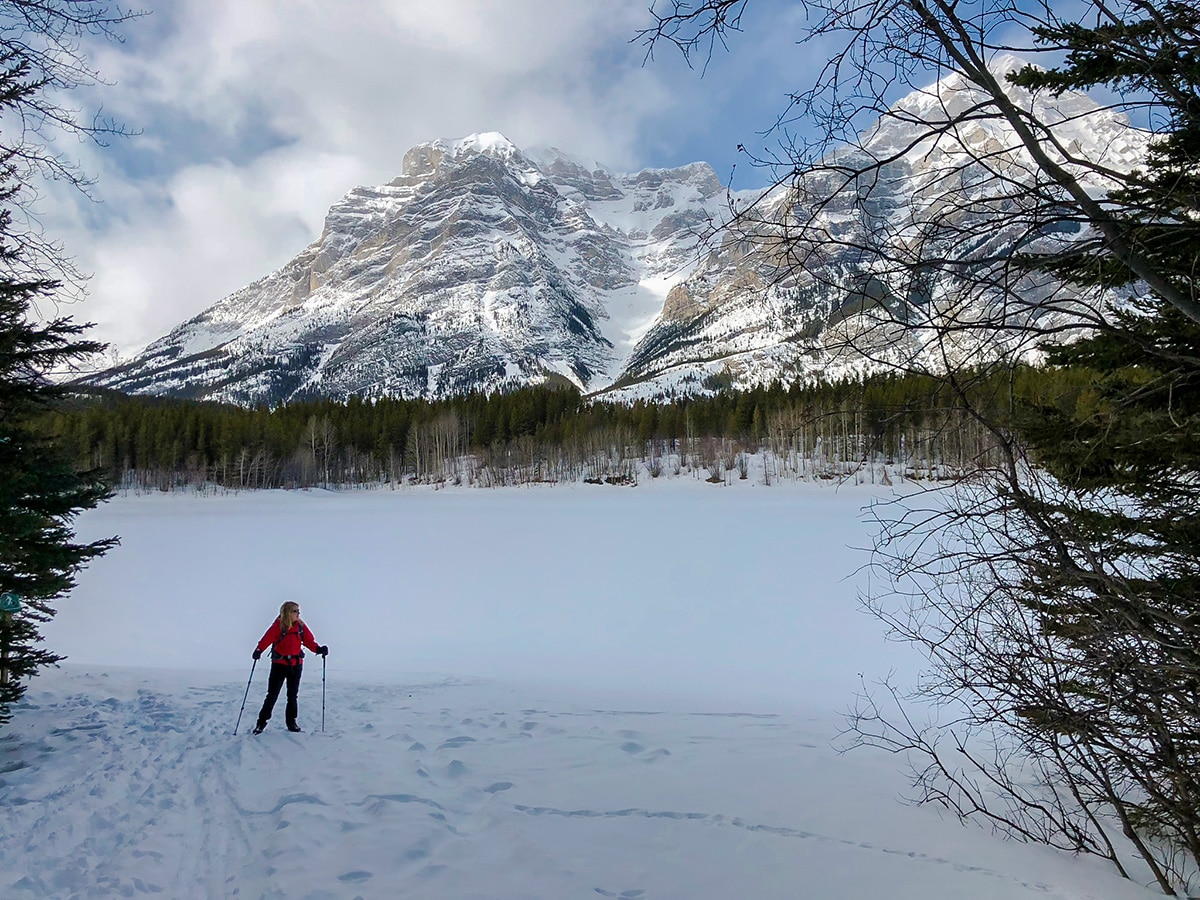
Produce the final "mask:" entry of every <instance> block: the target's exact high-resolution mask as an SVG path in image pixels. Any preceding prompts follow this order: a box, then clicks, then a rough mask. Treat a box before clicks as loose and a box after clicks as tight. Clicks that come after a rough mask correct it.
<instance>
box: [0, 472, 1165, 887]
mask: <svg viewBox="0 0 1200 900" xmlns="http://www.w3.org/2000/svg"><path fill="white" fill-rule="evenodd" d="M872 496H873V494H872V493H871V492H870V491H869V490H868V489H866V488H862V489H852V488H851V489H843V490H840V491H834V490H833V489H831V488H821V487H812V486H808V485H794V486H786V485H785V486H780V487H772V488H763V487H761V486H754V485H751V484H742V485H738V486H736V487H734V488H730V489H724V488H716V487H713V486H710V485H705V484H703V483H701V482H695V483H691V482H688V481H687V480H680V481H674V482H664V483H655V484H652V485H647V486H644V487H639V488H636V489H629V488H616V487H611V486H584V487H580V488H578V489H572V488H562V487H560V488H553V489H545V490H542V489H536V490H520V489H508V490H498V491H483V490H462V491H441V492H434V491H429V490H408V491H396V492H392V491H380V492H371V493H353V494H327V493H322V492H312V493H307V494H303V493H293V494H288V493H272V494H243V495H238V496H216V497H212V496H210V497H196V496H169V497H166V496H142V497H136V496H130V497H123V498H118V499H117V500H115V501H113V502H112V503H110V504H108V505H107V506H105V507H104V508H102V509H101V510H97V511H95V512H93V513H89V514H88V515H87V516H85V517H84V519H83V520H82V521H81V523H80V530H81V533H82V534H83V536H85V537H94V536H100V535H104V534H111V533H114V532H116V533H120V534H121V535H122V537H123V546H122V547H121V548H119V549H117V550H114V551H113V552H112V553H111V554H110V555H109V556H108V557H106V558H105V559H102V560H100V561H98V562H97V563H96V564H94V565H93V566H92V567H91V568H89V569H88V570H87V571H86V572H85V573H84V574H83V577H82V579H81V582H80V586H79V588H78V590H77V591H76V592H75V594H74V595H73V596H72V597H71V598H69V600H68V601H66V602H65V603H64V604H63V605H62V611H61V612H60V614H59V617H58V618H57V619H56V620H55V622H54V623H53V624H52V626H51V627H50V628H49V629H48V632H49V644H50V646H52V647H54V648H55V649H57V650H60V651H63V652H67V653H69V654H71V657H72V660H71V662H69V663H68V664H67V665H65V666H64V667H63V668H62V669H60V670H51V671H48V672H46V673H45V674H44V675H42V676H40V677H38V678H37V679H35V680H34V682H33V683H32V686H31V689H30V691H29V693H28V694H27V696H26V701H25V702H24V703H23V704H22V705H21V707H20V708H19V709H18V710H17V715H16V717H15V718H14V720H13V722H12V723H10V725H9V726H7V727H6V728H4V729H3V730H0V807H2V808H3V810H4V815H3V816H0V896H2V897H5V898H8V897H13V898H25V897H54V898H58V897H63V898H73V897H108V896H112V897H117V896H143V895H149V896H158V897H172V898H193V897H195V898H209V897H238V898H276V897H278V898H282V897H288V898H295V897H302V898H312V900H317V898H347V900H350V898H355V897H361V898H363V900H367V898H394V897H405V898H407V897H412V898H441V897H445V898H514V900H515V898H543V897H544V898H570V897H578V898H589V897H590V898H595V897H610V898H624V900H662V898H688V900H697V898H699V900H706V898H734V897H737V898H742V897H753V898H797V897H813V898H834V897H836V898H846V897H855V898H856V897H863V898H875V897H879V898H883V897H886V898H889V900H925V898H943V897H970V898H980V900H990V898H995V900H1001V898H1004V900H1010V898H1016V900H1020V898H1026V897H1029V898H1033V897H1039V898H1046V897H1049V898H1062V900H1068V898H1069V900H1083V898H1095V900H1120V898H1134V897H1148V896H1149V892H1148V891H1146V890H1144V889H1143V888H1141V887H1140V886H1138V885H1134V884H1131V883H1129V882H1124V881H1122V880H1120V879H1119V878H1118V877H1117V876H1116V875H1115V873H1113V872H1112V871H1111V870H1110V869H1109V868H1107V867H1106V866H1105V865H1103V864H1102V863H1100V862H1099V861H1096V860H1089V859H1075V858H1071V857H1068V856H1065V855H1062V854H1058V853H1055V852H1052V851H1050V850H1048V849H1046V848H1042V847H1036V846H1028V845H1020V844H1016V843H1011V842H1005V841H1001V840H999V839H997V838H996V837H995V836H993V835H990V834H988V833H986V832H984V831H981V830H979V829H975V828H963V827H961V826H959V824H958V823H957V822H956V821H954V820H951V819H948V818H942V817H941V816H940V815H939V814H938V812H937V811H936V810H935V809H932V808H918V807H913V806H909V805H905V804H903V803H901V802H900V801H899V799H898V798H899V796H900V795H902V794H903V793H905V791H906V789H907V782H906V776H905V772H904V765H903V761H902V760H900V759H897V758H895V757H891V756H887V755H885V754H881V753H876V752H871V751H856V752H852V753H848V754H842V753H839V752H837V749H836V747H837V739H836V735H837V732H838V730H839V729H840V728H841V727H842V721H841V718H840V715H839V713H840V712H841V711H842V710H844V709H845V708H846V707H847V706H848V705H849V704H850V701H851V695H852V693H853V690H854V688H855V686H856V685H857V683H858V673H859V672H863V673H864V674H865V675H866V676H867V677H868V678H870V677H872V676H882V675H884V674H886V673H887V672H888V671H889V670H897V671H899V672H900V673H901V677H906V674H907V673H911V672H912V671H915V668H916V663H915V661H914V660H912V659H910V658H909V657H908V655H907V654H906V651H905V648H903V647H897V646H895V645H889V644H887V643H886V642H885V641H883V639H882V637H881V636H880V634H879V627H878V625H877V624H876V623H875V622H874V620H872V619H871V618H870V617H868V616H866V615H864V614H862V613H861V612H859V611H858V609H857V603H856V600H855V590H856V587H855V586H856V584H857V583H858V582H857V579H856V578H855V577H854V576H852V575H851V573H852V572H853V571H854V569H855V567H856V566H858V565H860V564H861V562H862V561H863V559H862V556H861V554H857V553H855V552H853V551H851V550H849V549H848V547H847V545H848V544H856V545H859V546H863V545H865V544H866V543H868V541H869V533H868V532H867V530H866V527H865V526H864V525H863V524H862V523H861V521H860V508H861V507H862V505H863V504H864V503H866V502H868V501H869V500H870V499H871V497H872ZM284 599H296V600H298V601H299V602H300V603H301V605H302V608H303V616H304V618H305V620H306V622H307V623H308V624H309V626H310V627H311V629H312V631H313V633H314V634H315V636H316V637H317V639H318V640H319V641H321V642H323V643H328V644H329V645H330V656H329V660H328V670H327V683H326V687H327V703H326V729H327V730H326V732H325V733H323V734H322V733H320V731H319V729H320V720H321V719H320V717H321V664H320V661H319V660H313V659H311V658H310V660H309V662H308V663H307V665H306V670H305V674H304V679H303V682H302V685H301V691H300V722H301V724H302V725H303V726H304V728H305V729H306V733H303V734H295V735H293V734H289V733H287V732H286V731H285V730H284V728H283V723H282V708H281V706H277V707H276V711H275V717H274V719H273V720H272V723H271V725H270V727H269V728H268V730H267V731H266V732H265V733H264V734H262V735H260V736H258V737H253V736H251V735H249V734H248V732H249V729H250V728H251V727H252V725H253V721H254V716H255V713H256V712H257V709H258V706H259V704H260V703H261V701H262V696H263V693H264V691H265V686H266V673H265V672H264V671H262V670H263V669H264V668H265V666H264V665H261V664H260V665H259V666H258V667H257V668H256V670H255V675H254V681H253V684H252V686H251V688H250V692H249V698H248V699H247V701H246V711H245V713H244V714H243V717H242V720H241V727H240V729H239V731H240V733H239V734H238V735H237V736H236V737H235V736H233V735H232V734H231V731H232V728H233V724H234V721H235V719H236V718H237V714H238V709H239V707H240V706H241V703H242V696H243V692H244V691H245V689H246V679H247V675H248V674H249V671H250V660H249V654H250V650H251V649H252V648H253V645H254V642H255V641H256V640H257V639H258V637H259V636H260V635H261V634H262V632H263V630H264V629H265V628H266V625H267V624H268V623H269V621H270V619H271V617H272V614H273V613H274V612H275V611H276V610H277V608H278V605H279V603H281V602H282V601H283V600H284ZM422 671H423V672H425V673H436V674H421V672H422ZM282 702H283V701H282V699H281V701H280V703H281V704H282Z"/></svg>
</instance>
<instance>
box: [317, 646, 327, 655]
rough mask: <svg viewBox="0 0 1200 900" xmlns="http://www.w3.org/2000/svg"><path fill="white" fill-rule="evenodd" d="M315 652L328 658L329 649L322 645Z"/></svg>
mask: <svg viewBox="0 0 1200 900" xmlns="http://www.w3.org/2000/svg"><path fill="white" fill-rule="evenodd" d="M317 652H318V653H320V654H321V655H322V656H328V655H329V648H328V647H326V646H325V645H324V644H322V645H321V646H320V647H318V648H317Z"/></svg>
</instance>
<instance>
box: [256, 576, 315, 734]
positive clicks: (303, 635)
mask: <svg viewBox="0 0 1200 900" xmlns="http://www.w3.org/2000/svg"><path fill="white" fill-rule="evenodd" d="M268 647H270V648H271V677H270V678H269V679H268V680H267V699H266V700H264V701H263V705H262V709H261V710H260V711H259V713H258V724H257V725H255V726H254V733H255V734H262V731H263V729H264V728H266V727H267V722H269V721H271V710H273V709H274V708H275V700H276V699H277V698H278V697H279V689H280V688H281V687H283V684H284V682H285V681H286V682H287V710H286V717H287V728H288V731H300V726H299V725H297V724H296V713H297V711H298V709H297V704H296V695H297V693H299V691H300V673H301V672H302V671H303V670H304V648H305V647H307V648H308V649H309V650H311V651H312V652H313V653H319V654H321V656H328V655H329V648H328V647H325V646H322V645H319V644H318V643H317V642H316V640H315V639H314V638H313V636H312V632H311V631H309V630H308V626H307V625H305V624H304V623H303V622H302V621H300V604H299V603H294V602H293V601H291V600H289V601H288V602H287V603H285V604H283V606H281V607H279V618H278V619H276V620H275V621H274V622H272V623H271V627H270V628H268V629H267V633H266V634H264V635H263V636H262V640H261V641H259V642H258V647H256V648H255V650H254V654H253V655H254V658H255V659H258V658H259V657H260V656H262V652H263V651H264V650H266V649H267V648H268Z"/></svg>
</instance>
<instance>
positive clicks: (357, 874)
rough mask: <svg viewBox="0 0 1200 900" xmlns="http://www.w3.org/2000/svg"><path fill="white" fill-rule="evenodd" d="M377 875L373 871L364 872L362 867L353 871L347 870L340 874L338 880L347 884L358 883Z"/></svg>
mask: <svg viewBox="0 0 1200 900" xmlns="http://www.w3.org/2000/svg"><path fill="white" fill-rule="evenodd" d="M374 877H375V874H374V873H373V872H364V871H363V870H362V869H355V870H354V871H353V872H345V873H343V874H341V875H339V876H338V881H341V882H343V883H345V884H358V883H360V882H363V881H368V880H370V879H372V878H374Z"/></svg>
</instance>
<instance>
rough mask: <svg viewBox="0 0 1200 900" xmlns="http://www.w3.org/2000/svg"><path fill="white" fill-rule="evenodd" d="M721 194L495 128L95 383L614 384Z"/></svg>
mask: <svg viewBox="0 0 1200 900" xmlns="http://www.w3.org/2000/svg"><path fill="white" fill-rule="evenodd" d="M725 202H726V192H725V190H724V189H723V188H722V186H721V184H720V181H719V180H718V179H717V177H716V175H715V174H714V172H713V171H712V169H711V168H710V167H709V166H707V165H704V164H700V163H698V164H694V165H690V166H685V167H683V168H679V169H670V170H647V171H643V172H639V173H637V174H634V175H614V174H611V173H609V172H607V171H605V170H603V169H600V168H591V167H585V166H583V165H580V164H579V163H577V162H575V161H573V160H572V159H571V158H569V157H567V156H566V155H565V154H563V153H561V152H559V151H557V150H549V151H546V152H543V153H540V154H537V155H536V156H535V155H527V154H525V153H523V152H522V151H521V150H519V149H518V148H517V147H515V146H514V145H513V144H512V143H510V142H509V141H508V140H506V139H505V138H504V137H503V136H501V135H499V134H482V135H473V136H471V137H468V138H465V139H463V140H459V141H436V142H433V143H429V144H422V145H420V146H417V147H414V148H412V149H411V150H409V151H408V152H407V153H406V154H405V155H404V160H403V167H402V174H401V175H400V177H398V178H396V179H395V180H393V181H392V182H390V183H388V184H386V185H382V186H379V187H370V188H367V187H359V188H355V189H354V190H352V191H351V192H350V193H349V194H347V195H346V196H345V197H344V198H342V200H341V201H340V202H338V203H337V204H336V205H334V207H333V208H332V209H331V210H330V211H329V213H328V215H327V216H326V219H325V227H324V230H323V232H322V233H321V236H320V237H319V238H318V239H317V240H316V241H314V242H313V243H312V244H311V245H310V246H308V247H307V248H305V250H304V251H303V252H301V253H300V254H299V255H298V256H296V257H295V258H294V259H293V260H292V261H291V262H289V263H287V264H286V265H285V266H283V267H282V268H281V269H279V270H278V271H276V272H273V273H272V274H270V275H268V276H267V277H265V278H263V279H261V280H260V281H257V282H255V283H253V284H251V285H249V286H248V287H245V288H243V289H242V290H240V291H237V292H236V293H233V294H231V295H230V296H228V297H226V298H225V299H223V300H221V301H220V302H219V303H217V304H216V305H214V306H213V307H211V308H210V309H208V310H206V311H204V312H203V313H201V314H200V315H198V316H196V317H195V318H193V319H190V320H189V321H187V322H184V323H183V324H182V325H180V326H179V327H177V328H176V329H175V330H173V331H172V332H171V333H170V334H168V335H167V336H166V337H163V338H161V339H160V340H158V341H156V342H154V343H153V344H151V345H150V346H149V347H148V348H147V349H146V350H145V352H144V353H142V354H141V355H140V356H139V357H138V358H137V359H135V360H134V361H132V362H131V363H128V364H126V365H123V366H120V367H118V368H115V369H112V370H109V371H107V372H104V373H101V374H100V375H99V376H96V377H93V378H91V379H89V380H90V382H91V383H94V384H99V385H104V386H108V387H114V388H118V389H121V390H124V391H129V392H134V393H152V394H169V395H176V396H191V397H205V398H213V399H224V400H233V401H238V402H263V401H265V402H275V401H279V400H284V399H288V398H290V397H295V396H298V395H305V394H310V395H311V394H319V395H329V396H335V397H345V396H347V395H351V394H359V395H364V396H375V395H383V394H392V395H396V394H402V395H404V396H409V397H413V396H425V397H445V396H449V395H454V394H458V393H462V392H466V391H470V390H488V391H490V390H496V389H502V388H505V387H510V386H516V385H522V384H528V383H534V382H540V381H542V380H544V379H545V378H547V377H550V376H554V375H558V376H561V377H563V378H565V379H567V380H568V381H570V382H572V383H573V384H575V385H577V386H578V387H580V388H581V389H584V390H594V389H596V388H597V387H604V386H606V385H608V384H610V383H611V382H612V380H613V379H614V378H615V377H616V375H617V374H618V373H619V370H620V368H621V364H622V363H623V361H624V358H625V357H626V356H627V355H628V353H629V351H630V350H631V348H632V347H633V345H634V343H635V342H636V340H637V338H638V337H639V336H640V334H641V333H642V332H643V331H644V330H645V329H646V328H647V327H648V326H649V325H650V324H651V322H652V321H653V319H654V318H655V317H656V316H657V315H658V314H659V312H660V310H661V308H662V302H663V297H664V296H665V294H666V291H667V290H668V288H669V287H670V285H671V284H672V283H673V281H675V280H678V278H679V277H680V272H681V270H684V269H686V267H687V266H688V264H689V262H690V261H691V260H692V259H694V257H695V255H696V247H697V241H698V235H699V233H700V231H701V230H702V229H703V228H705V227H707V223H708V222H709V220H710V219H711V218H712V217H714V216H716V215H719V213H720V210H721V209H722V208H723V206H724V204H725Z"/></svg>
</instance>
